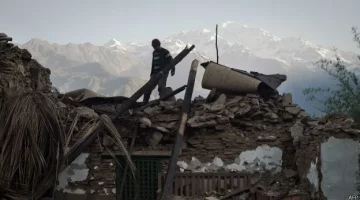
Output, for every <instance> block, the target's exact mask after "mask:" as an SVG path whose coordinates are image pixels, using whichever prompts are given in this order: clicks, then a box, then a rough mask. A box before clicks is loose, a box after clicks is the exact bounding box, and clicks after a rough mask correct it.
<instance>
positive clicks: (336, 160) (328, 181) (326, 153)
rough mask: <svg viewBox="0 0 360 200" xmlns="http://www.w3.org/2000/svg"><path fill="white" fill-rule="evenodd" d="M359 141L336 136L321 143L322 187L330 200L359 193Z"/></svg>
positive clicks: (346, 197) (337, 199) (345, 197)
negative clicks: (357, 185)
mask: <svg viewBox="0 0 360 200" xmlns="http://www.w3.org/2000/svg"><path fill="white" fill-rule="evenodd" d="M358 156H359V148H358V142H357V141H354V140H351V139H336V138H334V137H331V138H329V140H328V141H327V142H325V143H323V144H321V173H322V177H323V178H322V182H321V189H322V191H323V193H324V195H325V196H326V197H327V199H328V200H340V199H348V198H349V196H350V195H354V194H357V191H356V173H357V172H358V171H359V164H358Z"/></svg>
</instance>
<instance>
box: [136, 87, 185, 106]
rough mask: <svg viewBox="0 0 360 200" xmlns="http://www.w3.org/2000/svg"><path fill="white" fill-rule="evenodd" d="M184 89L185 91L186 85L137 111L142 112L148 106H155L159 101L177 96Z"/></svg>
mask: <svg viewBox="0 0 360 200" xmlns="http://www.w3.org/2000/svg"><path fill="white" fill-rule="evenodd" d="M185 89H186V85H183V86H181V87H179V88H178V89H176V90H174V91H173V92H172V93H170V94H168V95H166V96H164V97H162V98H159V99H156V100H153V101H150V102H149V103H148V104H146V105H144V106H141V107H139V108H137V110H144V109H145V108H147V107H149V106H152V105H156V104H158V103H159V102H160V101H163V100H166V99H168V98H169V97H172V96H175V95H177V94H178V93H180V92H182V91H184V90H185Z"/></svg>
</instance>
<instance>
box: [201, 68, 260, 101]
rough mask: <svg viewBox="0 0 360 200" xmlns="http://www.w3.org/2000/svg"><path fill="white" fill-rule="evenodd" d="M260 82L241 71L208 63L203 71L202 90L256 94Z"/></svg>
mask: <svg viewBox="0 0 360 200" xmlns="http://www.w3.org/2000/svg"><path fill="white" fill-rule="evenodd" d="M261 82H262V81H261V80H259V79H257V78H256V77H255V76H253V75H251V74H249V73H247V72H245V71H241V70H234V69H232V68H230V67H226V66H223V65H219V64H217V63H214V62H210V63H209V64H208V65H207V66H206V69H205V73H204V76H203V79H202V83H201V84H202V88H204V89H209V90H211V89H214V88H215V89H216V90H218V91H223V92H231V93H237V94H239V93H256V92H257V90H258V87H259V85H260V83H261Z"/></svg>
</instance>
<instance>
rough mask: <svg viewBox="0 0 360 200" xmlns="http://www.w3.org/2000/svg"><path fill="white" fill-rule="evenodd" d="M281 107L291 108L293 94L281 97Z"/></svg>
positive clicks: (285, 94)
mask: <svg viewBox="0 0 360 200" xmlns="http://www.w3.org/2000/svg"><path fill="white" fill-rule="evenodd" d="M281 100H282V101H281V105H282V106H290V105H291V104H292V94H291V93H284V94H283V95H282V97H281Z"/></svg>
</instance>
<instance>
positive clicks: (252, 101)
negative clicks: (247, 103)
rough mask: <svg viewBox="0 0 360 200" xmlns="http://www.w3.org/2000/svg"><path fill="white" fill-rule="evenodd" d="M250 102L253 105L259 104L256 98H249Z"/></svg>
mask: <svg viewBox="0 0 360 200" xmlns="http://www.w3.org/2000/svg"><path fill="white" fill-rule="evenodd" d="M251 103H252V104H253V105H255V106H259V105H260V103H259V100H258V99H251Z"/></svg>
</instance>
